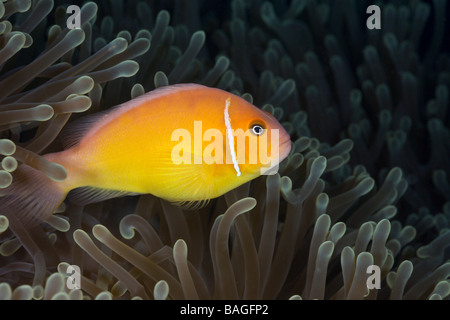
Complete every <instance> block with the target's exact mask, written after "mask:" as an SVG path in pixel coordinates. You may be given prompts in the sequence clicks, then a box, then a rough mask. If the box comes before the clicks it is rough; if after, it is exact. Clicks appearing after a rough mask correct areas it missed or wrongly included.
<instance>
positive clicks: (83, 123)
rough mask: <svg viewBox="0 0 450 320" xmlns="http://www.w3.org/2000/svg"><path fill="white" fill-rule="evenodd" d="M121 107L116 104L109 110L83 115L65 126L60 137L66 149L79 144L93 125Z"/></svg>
mask: <svg viewBox="0 0 450 320" xmlns="http://www.w3.org/2000/svg"><path fill="white" fill-rule="evenodd" d="M119 107H120V106H116V107H113V108H110V109H108V110H104V111H100V112H97V113H94V114H90V115H87V116H84V117H81V118H79V119H76V120H74V121H72V122H70V123H68V124H67V125H66V126H64V128H63V130H61V133H60V134H59V138H60V139H61V142H62V144H63V147H64V149H69V148H71V147H73V146H75V145H77V144H78V143H79V142H80V140H81V139H83V137H84V136H85V135H86V132H88V131H89V129H91V128H92V126H93V125H95V124H96V123H98V122H99V121H101V120H102V119H105V118H106V117H107V116H108V114H110V113H111V112H113V111H114V110H116V109H117V108H119Z"/></svg>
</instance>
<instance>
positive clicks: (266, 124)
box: [0, 84, 291, 225]
mask: <svg viewBox="0 0 450 320" xmlns="http://www.w3.org/2000/svg"><path fill="white" fill-rule="evenodd" d="M239 130H241V131H242V132H246V133H247V132H249V133H250V134H249V135H247V136H246V141H247V142H248V141H250V140H252V137H256V141H257V142H258V148H259V149H258V154H259V155H261V154H263V155H266V156H267V157H266V160H265V161H264V162H263V161H262V160H261V159H260V157H252V155H253V154H251V153H255V152H256V150H257V149H255V148H254V147H252V148H251V147H249V144H250V143H247V144H244V147H242V144H239V143H238V141H237V138H236V136H235V133H236V132H238V131H239ZM61 138H62V140H63V142H64V144H65V147H66V149H65V150H64V151H61V152H56V153H51V154H46V155H44V157H45V158H46V159H47V160H49V161H52V162H55V163H58V164H60V165H62V166H63V167H64V168H65V169H66V171H67V178H66V179H65V180H64V181H53V180H51V179H50V178H48V177H47V176H46V175H45V174H43V173H42V172H40V171H37V170H35V169H33V168H31V167H29V166H27V165H25V164H22V165H20V166H19V168H18V170H16V172H15V173H14V181H13V183H12V184H11V186H9V187H8V188H10V190H7V191H8V192H7V195H5V196H3V197H2V198H0V214H5V213H6V214H7V215H8V214H9V215H11V214H14V215H15V216H16V217H18V218H20V220H21V221H22V223H23V224H24V225H32V224H36V223H39V222H41V221H43V220H45V219H46V218H48V217H49V216H50V215H51V214H52V213H53V212H54V211H55V210H56V208H57V207H58V206H59V205H60V204H61V202H62V201H64V199H65V198H66V196H67V194H68V193H69V192H70V197H69V198H70V199H71V201H75V203H79V204H87V203H92V202H98V201H102V200H105V199H109V198H113V197H117V196H121V195H127V194H153V195H155V196H157V197H160V198H162V199H165V200H168V201H170V202H172V203H176V204H180V205H185V206H186V205H187V206H192V205H193V204H194V205H195V204H198V203H200V204H204V203H205V202H206V201H208V200H209V199H212V198H216V197H219V196H221V195H223V194H225V193H226V192H228V191H230V190H232V189H234V188H236V187H238V186H240V185H242V184H243V183H245V182H248V181H250V180H252V179H254V178H256V177H258V176H260V175H261V174H262V172H263V171H262V169H263V168H268V167H271V168H272V167H274V166H277V165H278V163H279V162H281V161H282V160H283V159H285V158H286V157H287V156H288V154H289V152H290V150H291V141H290V137H289V134H288V133H287V132H286V131H285V130H284V129H283V127H282V126H281V125H280V123H279V122H278V121H277V120H276V119H275V118H274V117H273V116H272V115H271V114H270V113H268V112H265V111H263V110H261V109H259V108H257V107H255V106H254V105H253V104H251V103H249V102H248V101H246V100H245V99H242V98H240V97H238V96H236V95H234V94H231V93H229V92H226V91H223V90H220V89H216V88H209V87H205V86H202V85H198V84H179V85H172V86H166V87H161V88H158V89H155V90H153V91H151V92H148V93H146V94H144V95H142V96H139V97H137V98H135V99H133V100H130V101H128V102H125V103H123V104H121V105H120V106H117V107H114V108H112V109H110V110H107V111H104V112H100V113H98V114H94V115H90V116H86V117H84V118H81V119H78V120H75V121H73V122H72V123H70V124H69V125H68V126H67V129H65V131H64V132H62V134H61ZM263 138H264V142H265V143H259V142H262V141H263V140H262V139H263ZM252 141H255V140H254V139H253V140H252ZM251 159H253V161H250V160H251ZM255 159H256V160H255ZM4 212H5V213H4Z"/></svg>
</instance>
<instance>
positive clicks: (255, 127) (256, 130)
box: [250, 123, 265, 136]
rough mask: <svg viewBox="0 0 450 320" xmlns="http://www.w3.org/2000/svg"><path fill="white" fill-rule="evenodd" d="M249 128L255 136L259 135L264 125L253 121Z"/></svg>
mask: <svg viewBox="0 0 450 320" xmlns="http://www.w3.org/2000/svg"><path fill="white" fill-rule="evenodd" d="M250 130H251V131H252V133H253V134H254V135H255V136H260V135H262V134H263V133H264V130H265V128H264V126H263V125H262V124H260V123H254V124H252V125H251V126H250Z"/></svg>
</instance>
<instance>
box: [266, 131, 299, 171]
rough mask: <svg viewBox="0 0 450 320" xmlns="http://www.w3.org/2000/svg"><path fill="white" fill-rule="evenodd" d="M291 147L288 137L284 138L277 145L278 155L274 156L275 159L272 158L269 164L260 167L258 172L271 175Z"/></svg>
mask: <svg viewBox="0 0 450 320" xmlns="http://www.w3.org/2000/svg"><path fill="white" fill-rule="evenodd" d="M291 149H292V142H291V140H290V139H289V140H284V141H283V142H282V143H281V145H280V147H279V154H278V157H277V158H276V161H275V159H272V161H271V163H270V166H268V167H262V168H260V174H261V175H272V174H275V173H277V172H278V168H279V164H280V162H281V161H283V160H284V159H286V158H287V156H288V155H289V153H290V152H291Z"/></svg>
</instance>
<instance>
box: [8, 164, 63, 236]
mask: <svg viewBox="0 0 450 320" xmlns="http://www.w3.org/2000/svg"><path fill="white" fill-rule="evenodd" d="M63 185H64V184H63V183H61V182H56V181H53V180H51V179H50V178H48V177H47V176H46V175H45V174H44V173H42V172H41V171H38V170H36V169H33V168H31V167H29V166H27V165H25V164H22V165H20V166H19V167H18V168H17V170H16V171H14V173H13V182H12V184H11V185H10V186H9V187H8V188H6V189H4V190H2V194H3V196H0V214H2V215H5V216H7V217H10V216H11V215H14V216H15V217H16V218H17V219H18V220H19V221H21V223H22V224H23V225H24V226H25V227H32V226H35V225H37V224H39V223H41V222H42V221H45V220H46V219H47V218H48V217H49V216H51V215H52V214H53V212H54V211H55V210H56V209H57V208H58V206H59V205H60V204H61V202H62V201H63V200H64V198H65V197H66V194H67V192H66V191H64V189H63Z"/></svg>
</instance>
